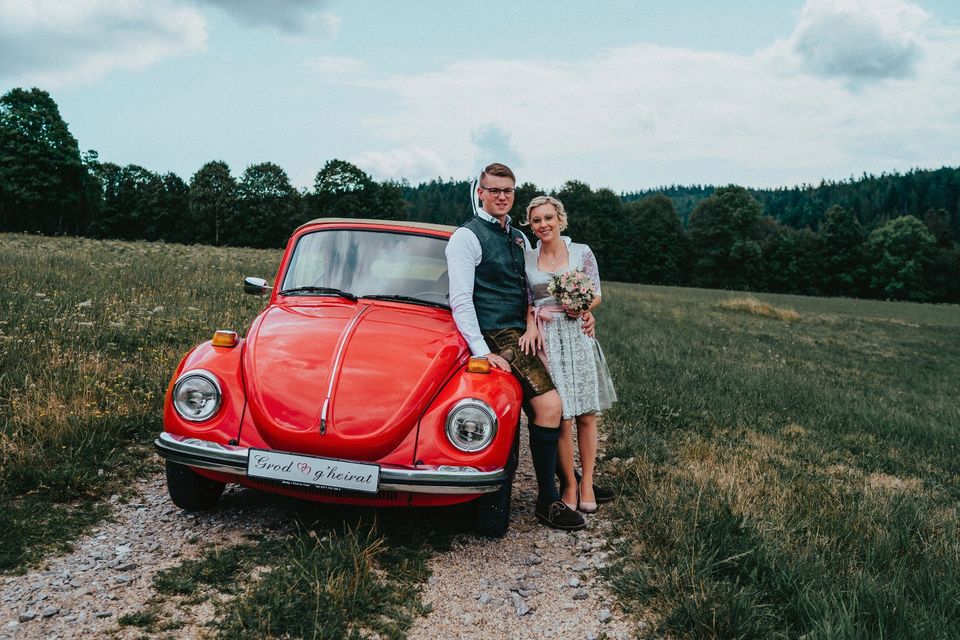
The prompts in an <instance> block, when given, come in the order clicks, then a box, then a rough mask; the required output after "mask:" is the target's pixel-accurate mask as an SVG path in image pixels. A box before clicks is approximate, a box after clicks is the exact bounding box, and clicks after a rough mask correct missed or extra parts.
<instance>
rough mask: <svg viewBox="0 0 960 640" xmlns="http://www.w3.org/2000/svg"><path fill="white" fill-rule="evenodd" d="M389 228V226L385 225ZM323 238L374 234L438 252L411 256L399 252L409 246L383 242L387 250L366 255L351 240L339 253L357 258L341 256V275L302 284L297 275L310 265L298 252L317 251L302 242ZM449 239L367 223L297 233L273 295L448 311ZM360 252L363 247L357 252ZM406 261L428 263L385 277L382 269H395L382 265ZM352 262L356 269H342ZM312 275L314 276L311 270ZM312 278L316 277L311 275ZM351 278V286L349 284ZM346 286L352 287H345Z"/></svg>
mask: <svg viewBox="0 0 960 640" xmlns="http://www.w3.org/2000/svg"><path fill="white" fill-rule="evenodd" d="M384 224H388V223H386V222H385V223H384ZM318 234H323V235H324V236H326V235H327V234H351V235H353V234H356V235H357V236H358V237H359V238H361V239H362V238H363V236H366V235H369V236H370V237H373V235H374V234H376V235H381V234H382V235H386V236H392V237H394V238H396V237H398V236H404V237H410V238H411V239H415V240H414V241H423V242H429V243H433V242H436V243H437V245H436V249H434V250H431V251H428V252H423V251H420V252H417V253H411V251H410V250H409V248H408V250H406V251H403V250H399V251H398V248H401V249H402V248H403V247H404V244H403V243H394V244H393V245H392V246H387V245H389V244H390V243H384V246H383V247H372V248H368V249H366V250H364V249H363V248H362V247H363V246H364V245H365V243H363V242H357V241H356V240H354V241H353V242H349V241H347V242H345V243H344V244H343V245H341V246H340V249H342V250H346V251H354V252H355V253H354V255H352V256H349V255H348V256H341V257H340V258H339V259H337V260H336V261H335V262H333V263H332V264H333V266H334V267H336V268H338V269H339V272H337V273H333V274H331V277H330V278H329V279H325V278H324V275H325V274H322V273H320V274H317V279H315V280H314V281H313V282H309V283H307V282H305V281H304V280H303V275H304V273H303V272H301V273H297V270H298V268H301V267H300V264H299V262H300V260H305V258H304V257H303V256H304V255H306V254H301V253H299V252H300V251H314V249H312V248H306V249H305V248H304V247H305V245H304V244H303V243H304V242H310V241H312V240H317V239H318ZM449 239H450V235H449V234H446V233H437V232H436V231H435V230H433V229H423V230H421V229H417V228H396V227H393V228H384V227H377V226H368V225H365V224H357V225H351V224H337V225H335V226H334V225H325V226H318V227H314V228H310V229H304V230H303V232H302V233H298V234H297V235H296V236H295V238H294V240H295V241H294V242H293V243H291V246H290V247H289V248H288V251H287V253H288V255H287V256H286V257H285V260H284V268H283V271H282V273H280V274H279V277H278V278H277V284H278V286H277V287H276V288H275V290H274V298H275V301H276V302H280V301H284V300H290V299H291V298H299V299H301V300H302V299H311V298H328V299H329V298H338V299H341V300H343V299H346V300H350V301H351V302H355V301H356V299H363V300H384V299H386V300H385V301H386V302H389V303H391V304H416V305H423V306H429V307H437V308H441V309H446V310H449V309H450V304H449V281H448V277H447V268H446V243H447V242H448V241H449ZM424 246H429V245H424ZM357 247H361V248H360V249H357ZM318 248H319V247H318ZM330 248H331V249H332V248H333V245H331V247H330ZM363 254H366V255H363ZM407 256H410V257H413V256H418V257H419V258H422V259H423V260H424V262H423V263H422V264H418V263H417V262H416V261H415V260H414V261H410V262H407V263H404V262H403V261H402V260H400V261H399V262H397V264H396V266H398V267H400V268H401V269H402V270H404V271H403V273H402V275H399V276H397V277H396V278H393V277H390V276H388V275H387V274H386V273H383V272H382V270H383V269H385V268H386V269H389V268H390V264H389V262H388V263H387V264H386V265H383V264H381V265H379V266H376V263H377V262H378V261H383V260H389V259H390V258H402V257H407ZM318 260H323V258H318ZM348 260H353V261H354V262H355V263H356V264H355V265H354V268H353V270H349V271H348V270H347V269H348V268H347V267H341V266H339V265H341V264H342V263H344V262H345V261H348ZM328 266H329V265H328ZM357 267H360V269H359V271H358V270H357V269H356V268H357ZM303 269H306V267H303ZM377 269H380V270H381V273H379V274H377V273H372V272H373V271H375V270H377ZM361 272H362V273H363V276H362V277H361V276H359V275H358V273H361ZM307 273H310V272H309V271H308V272H307ZM310 275H315V274H313V273H310ZM433 275H436V277H435V278H432V277H427V276H433ZM348 277H349V281H348V280H346V278H348ZM358 278H361V279H360V281H359V282H357V281H356V280H357V279H358ZM371 282H376V283H377V286H376V287H374V286H372V285H371ZM281 283H282V284H281ZM345 284H348V285H349V286H344V285H345ZM311 286H317V287H321V288H330V289H333V290H341V291H343V292H344V293H345V294H347V295H346V296H344V295H338V294H337V293H335V292H334V291H316V292H309V291H305V290H303V288H304V287H306V288H309V287H311ZM298 289H299V290H298ZM286 291H290V293H285V292H286ZM417 294H421V295H417ZM390 296H400V297H408V298H413V299H410V300H389V299H388V298H389V297H390Z"/></svg>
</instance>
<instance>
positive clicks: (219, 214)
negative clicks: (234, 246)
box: [183, 160, 237, 245]
mask: <svg viewBox="0 0 960 640" xmlns="http://www.w3.org/2000/svg"><path fill="white" fill-rule="evenodd" d="M236 191H237V182H236V180H234V179H233V176H231V175H230V167H229V166H227V163H226V162H223V161H222V160H216V161H212V162H208V163H206V164H205V165H203V166H202V167H200V169H199V170H198V171H197V172H196V173H195V174H193V177H192V178H191V179H190V198H189V203H190V204H189V209H188V216H187V225H186V228H185V233H184V234H183V235H184V239H185V241H186V242H190V243H200V244H215V245H220V244H223V243H224V221H225V220H226V219H227V216H229V215H230V214H231V212H232V211H233V208H234V207H235V206H236V199H237V195H236Z"/></svg>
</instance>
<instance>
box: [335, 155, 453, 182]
mask: <svg viewBox="0 0 960 640" xmlns="http://www.w3.org/2000/svg"><path fill="white" fill-rule="evenodd" d="M351 161H352V162H353V163H354V164H356V165H357V166H358V167H360V168H361V169H363V170H364V171H366V172H368V173H369V174H370V175H372V176H373V177H374V178H375V179H377V180H389V179H399V178H407V179H408V180H410V181H411V182H413V183H415V184H416V183H418V182H426V181H429V180H432V179H433V178H443V179H446V178H449V177H451V175H450V174H449V173H446V169H447V167H446V164H445V163H444V161H443V159H442V158H441V157H440V156H439V155H438V154H437V153H436V152H434V151H432V150H430V149H423V148H419V147H411V148H406V149H392V150H390V151H365V152H363V153H361V154H359V155H357V156H356V157H354V158H352V159H351Z"/></svg>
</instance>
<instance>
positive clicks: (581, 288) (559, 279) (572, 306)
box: [547, 269, 596, 311]
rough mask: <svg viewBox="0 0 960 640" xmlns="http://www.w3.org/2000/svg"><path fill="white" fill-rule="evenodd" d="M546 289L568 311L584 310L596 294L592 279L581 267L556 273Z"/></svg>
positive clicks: (588, 306)
mask: <svg viewBox="0 0 960 640" xmlns="http://www.w3.org/2000/svg"><path fill="white" fill-rule="evenodd" d="M547 291H548V292H549V293H550V295H552V296H553V297H554V298H555V299H556V300H557V304H559V305H560V306H561V307H563V308H564V309H567V310H569V311H586V310H587V309H589V308H590V303H591V302H593V298H594V296H595V295H596V291H595V290H594V288H593V280H592V279H591V278H590V276H588V275H587V274H586V273H585V272H584V271H583V270H581V269H576V270H574V271H567V272H565V273H558V274H556V275H555V276H553V278H551V280H550V284H549V285H547Z"/></svg>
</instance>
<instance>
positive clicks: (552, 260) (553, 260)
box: [540, 247, 566, 271]
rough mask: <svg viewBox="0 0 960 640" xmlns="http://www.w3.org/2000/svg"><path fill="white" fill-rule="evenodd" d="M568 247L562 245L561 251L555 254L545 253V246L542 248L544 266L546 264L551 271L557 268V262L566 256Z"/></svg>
mask: <svg viewBox="0 0 960 640" xmlns="http://www.w3.org/2000/svg"><path fill="white" fill-rule="evenodd" d="M565 249H566V247H561V248H560V250H559V251H557V252H556V253H554V254H553V255H550V254H547V253H544V251H543V248H541V249H540V257H541V258H543V262H544V266H546V267H547V268H548V269H549V270H550V271H556V270H557V263H558V262H561V260H562V258H563V257H564V254H565Z"/></svg>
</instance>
